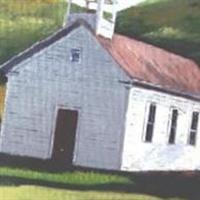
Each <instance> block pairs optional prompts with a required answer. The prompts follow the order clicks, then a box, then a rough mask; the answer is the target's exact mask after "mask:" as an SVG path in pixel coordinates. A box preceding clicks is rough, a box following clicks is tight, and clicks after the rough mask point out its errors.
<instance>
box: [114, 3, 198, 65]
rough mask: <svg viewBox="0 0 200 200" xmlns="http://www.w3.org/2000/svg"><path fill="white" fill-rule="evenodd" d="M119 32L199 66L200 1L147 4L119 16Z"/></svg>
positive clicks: (123, 12)
mask: <svg viewBox="0 0 200 200" xmlns="http://www.w3.org/2000/svg"><path fill="white" fill-rule="evenodd" d="M116 29H117V31H118V32H120V33H122V34H124V35H128V36H130V37H136V38H139V39H141V40H144V41H146V42H149V43H152V44H154V45H156V46H159V47H162V48H164V49H167V50H169V51H172V52H175V53H177V54H180V55H183V56H185V57H189V58H192V59H194V60H195V61H197V62H198V63H199V64H200V1H199V0H147V1H146V2H145V3H142V4H141V5H139V6H137V7H133V8H129V9H128V10H125V11H122V12H121V13H119V15H118V21H117V27H116Z"/></svg>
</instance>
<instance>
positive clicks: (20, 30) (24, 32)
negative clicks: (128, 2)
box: [0, 0, 200, 63]
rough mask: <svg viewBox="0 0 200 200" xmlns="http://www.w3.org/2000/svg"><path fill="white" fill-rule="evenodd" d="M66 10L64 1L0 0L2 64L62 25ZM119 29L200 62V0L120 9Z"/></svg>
mask: <svg viewBox="0 0 200 200" xmlns="http://www.w3.org/2000/svg"><path fill="white" fill-rule="evenodd" d="M8 2H9V3H8ZM65 10H66V3H65V0H43V1H41V0H9V1H6V0H1V1H0V63H3V62H5V61H6V60H8V59H9V58H10V57H12V56H13V55H15V54H17V53H19V52H20V51H22V50H24V49H26V48H28V47H29V46H30V45H31V44H33V43H35V42H36V41H38V40H40V39H42V38H44V37H46V36H47V35H49V34H51V33H53V32H54V31H55V30H57V29H58V28H59V27H61V26H62V22H63V16H64V13H65ZM116 31H117V32H119V33H122V34H124V35H128V36H130V37H136V38H138V39H141V40H144V41H146V42H149V43H152V44H155V45H157V46H160V47H162V48H165V49H167V50H170V51H173V52H175V53H178V54H181V55H183V56H186V57H190V58H192V59H194V60H196V61H198V62H199V63H200V1H199V0H147V1H146V2H145V3H142V4H140V5H139V6H137V7H132V8H129V9H127V10H125V11H122V12H120V13H119V14H118V19H117V26H116Z"/></svg>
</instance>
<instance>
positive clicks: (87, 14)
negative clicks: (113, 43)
mask: <svg viewBox="0 0 200 200" xmlns="http://www.w3.org/2000/svg"><path fill="white" fill-rule="evenodd" d="M74 6H75V7H77V6H80V7H81V8H80V7H79V9H75V11H73V7H74ZM77 10H81V12H80V11H79V12H78V11H77ZM116 15H117V0H68V8H67V13H66V16H65V20H64V25H67V26H69V25H71V24H72V23H73V22H74V21H76V20H77V19H84V20H85V21H87V23H88V24H89V25H90V26H91V27H92V28H93V29H94V31H95V33H96V35H100V36H103V37H105V38H109V39H112V36H113V34H114V31H115V22H116Z"/></svg>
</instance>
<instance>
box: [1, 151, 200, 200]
mask: <svg viewBox="0 0 200 200" xmlns="http://www.w3.org/2000/svg"><path fill="white" fill-rule="evenodd" d="M0 160H1V162H0V166H5V167H9V168H12V167H13V168H22V169H23V168H24V169H29V170H33V171H34V170H36V171H41V172H42V171H44V172H51V173H52V174H53V173H60V172H69V171H72V172H73V171H82V172H91V171H92V172H97V173H100V174H101V173H102V174H103V175H105V174H108V175H117V176H119V177H125V178H127V180H129V181H127V183H126V182H124V183H120V182H119V183H118V182H116V181H115V182H114V183H113V182H112V181H111V182H108V183H102V184H101V183H96V184H90V183H88V182H87V183H78V182H77V183H62V182H59V181H56V180H54V181H53V180H42V179H40V178H38V179H36V178H31V177H27V178H24V177H23V178H22V177H20V176H19V177H17V176H9V175H8V174H6V175H3V174H0V185H1V186H20V185H36V186H45V187H50V188H56V189H69V190H79V191H89V190H90V191H92V190H93V191H104V192H105V191H109V192H126V193H141V194H147V195H153V196H157V197H161V198H183V199H187V200H199V199H200V189H199V186H200V172H145V173H125V172H116V171H104V170H94V169H86V168H67V167H65V166H63V164H61V163H60V164H58V163H57V164H56V163H54V164H52V163H53V162H52V161H50V160H49V161H46V162H45V161H41V160H37V159H30V158H18V157H8V156H4V155H3V156H2V155H1V156H0ZM97 182H98V181H97Z"/></svg>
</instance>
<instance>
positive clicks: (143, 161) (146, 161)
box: [121, 87, 200, 171]
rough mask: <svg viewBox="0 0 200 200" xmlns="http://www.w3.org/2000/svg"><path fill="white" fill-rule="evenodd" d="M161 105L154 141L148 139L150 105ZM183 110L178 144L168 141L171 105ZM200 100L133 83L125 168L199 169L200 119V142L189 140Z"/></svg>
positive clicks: (125, 149) (156, 119)
mask: <svg viewBox="0 0 200 200" xmlns="http://www.w3.org/2000/svg"><path fill="white" fill-rule="evenodd" d="M151 102H153V103H155V104H156V106H157V110H156V118H155V125H154V133H153V141H152V142H151V143H147V142H144V135H145V128H146V121H147V117H148V106H149V104H150V103H151ZM172 108H176V109H178V111H179V116H178V124H177V134H176V141H175V144H173V145H172V144H168V138H169V129H170V125H169V124H170V120H171V109H172ZM193 111H198V112H200V103H199V102H195V101H192V100H188V99H185V98H182V97H176V96H173V95H170V94H166V93H161V92H156V91H154V90H147V89H143V88H139V87H132V88H131V89H130V94H129V105H128V111H127V115H126V131H125V140H124V148H123V156H122V167H121V169H122V170H125V171H148V170H153V171H156V170H161V171H162V170H195V169H200V155H199V152H200V137H199V134H200V123H199V127H198V134H197V143H196V145H195V146H191V145H189V144H188V137H189V132H190V126H191V120H192V112H193Z"/></svg>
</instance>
